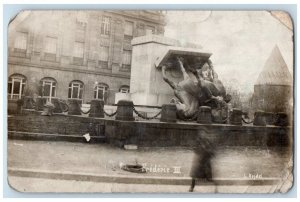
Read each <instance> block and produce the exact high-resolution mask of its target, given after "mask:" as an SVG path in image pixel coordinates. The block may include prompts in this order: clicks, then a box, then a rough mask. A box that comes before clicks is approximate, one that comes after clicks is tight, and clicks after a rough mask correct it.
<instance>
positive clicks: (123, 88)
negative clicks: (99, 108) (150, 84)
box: [119, 85, 129, 93]
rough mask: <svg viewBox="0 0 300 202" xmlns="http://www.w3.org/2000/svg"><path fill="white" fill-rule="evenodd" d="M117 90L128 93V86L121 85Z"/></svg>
mask: <svg viewBox="0 0 300 202" xmlns="http://www.w3.org/2000/svg"><path fill="white" fill-rule="evenodd" d="M119 92H120V93H129V86H127V85H123V86H121V87H120V89H119Z"/></svg>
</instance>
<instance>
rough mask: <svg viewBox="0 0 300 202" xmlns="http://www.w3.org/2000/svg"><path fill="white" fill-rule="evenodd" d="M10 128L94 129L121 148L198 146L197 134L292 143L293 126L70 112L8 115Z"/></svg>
mask: <svg viewBox="0 0 300 202" xmlns="http://www.w3.org/2000/svg"><path fill="white" fill-rule="evenodd" d="M8 131H19V132H27V133H44V134H53V135H55V134H56V135H59V134H62V135H70V136H82V135H84V134H85V133H93V132H91V131H94V134H91V135H92V136H105V137H106V139H107V142H109V143H110V144H112V145H116V146H119V147H123V146H124V144H136V145H138V146H143V147H169V146H181V147H191V146H195V143H196V141H195V140H196V139H197V137H198V136H201V137H205V138H208V139H210V140H211V142H213V143H214V144H216V145H222V146H263V147H268V146H289V145H291V144H292V142H293V134H292V129H291V127H276V126H267V127H261V126H234V125H219V124H212V125H205V124H197V123H163V122H148V121H133V122H131V121H115V120H108V119H102V118H89V117H82V116H68V115H54V116H40V115H39V114H27V115H20V116H12V117H8ZM95 131H96V132H95Z"/></svg>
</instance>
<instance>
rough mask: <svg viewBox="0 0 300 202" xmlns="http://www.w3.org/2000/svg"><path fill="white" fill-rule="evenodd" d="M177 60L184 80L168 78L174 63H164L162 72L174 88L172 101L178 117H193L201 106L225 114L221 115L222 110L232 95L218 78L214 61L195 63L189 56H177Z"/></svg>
mask: <svg viewBox="0 0 300 202" xmlns="http://www.w3.org/2000/svg"><path fill="white" fill-rule="evenodd" d="M176 61H177V63H178V65H179V67H180V70H181V72H182V74H183V80H182V81H180V82H178V83H175V82H173V81H171V80H170V79H169V78H167V76H166V71H167V69H169V68H171V67H172V65H174V64H173V63H166V64H165V65H163V66H162V74H163V79H164V81H165V82H167V83H168V84H169V85H170V86H171V88H172V89H173V90H174V94H175V97H176V98H175V99H172V101H171V102H173V103H175V104H176V107H177V115H178V117H179V118H182V119H186V118H192V117H194V116H195V115H197V112H198V109H199V107H200V106H210V107H211V108H212V110H213V109H214V111H213V113H216V112H217V113H218V114H219V116H224V115H220V112H221V111H222V110H224V109H226V107H227V103H228V102H229V101H230V100H231V96H230V95H229V94H226V90H225V87H224V86H223V84H222V82H221V81H220V80H219V79H218V75H217V73H216V72H215V71H214V68H213V65H212V62H211V61H210V60H209V59H208V60H206V61H204V62H201V63H198V64H196V65H193V64H191V63H190V62H189V60H188V58H183V57H176ZM192 65H193V67H191V66H192ZM188 72H190V73H192V75H194V77H195V78H192V77H191V75H189V74H188ZM225 111H226V110H225ZM223 114H224V113H223ZM226 116H227V114H226ZM225 118H226V117H225ZM221 119H222V117H221Z"/></svg>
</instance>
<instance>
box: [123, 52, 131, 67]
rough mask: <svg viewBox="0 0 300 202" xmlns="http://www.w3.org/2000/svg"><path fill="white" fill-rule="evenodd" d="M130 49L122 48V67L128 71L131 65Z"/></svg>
mask: <svg viewBox="0 0 300 202" xmlns="http://www.w3.org/2000/svg"><path fill="white" fill-rule="evenodd" d="M131 54H132V53H131V50H123V60H122V64H123V65H122V69H123V70H125V71H128V70H129V69H130V65H131Z"/></svg>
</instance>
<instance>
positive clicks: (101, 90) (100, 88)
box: [94, 83, 108, 102]
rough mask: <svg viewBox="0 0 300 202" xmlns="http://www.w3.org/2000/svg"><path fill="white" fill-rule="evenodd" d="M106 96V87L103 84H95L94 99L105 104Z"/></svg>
mask: <svg viewBox="0 0 300 202" xmlns="http://www.w3.org/2000/svg"><path fill="white" fill-rule="evenodd" d="M107 94H108V85H107V84H105V83H99V84H98V83H96V86H95V88H94V98H95V99H99V100H103V101H104V102H106V99H107Z"/></svg>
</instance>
